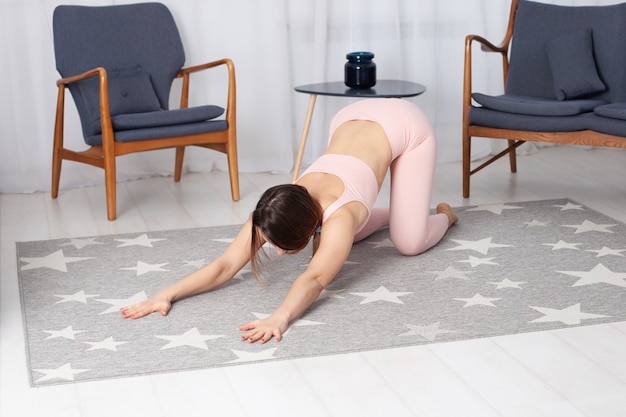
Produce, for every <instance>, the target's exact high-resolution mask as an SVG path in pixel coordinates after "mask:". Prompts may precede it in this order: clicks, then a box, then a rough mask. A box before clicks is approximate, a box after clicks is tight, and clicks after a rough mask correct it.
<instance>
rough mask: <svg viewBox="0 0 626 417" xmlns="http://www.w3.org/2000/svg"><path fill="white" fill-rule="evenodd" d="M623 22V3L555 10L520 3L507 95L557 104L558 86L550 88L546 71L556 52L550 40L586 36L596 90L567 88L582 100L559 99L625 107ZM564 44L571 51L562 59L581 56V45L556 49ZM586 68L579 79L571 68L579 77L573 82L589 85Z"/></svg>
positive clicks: (625, 17) (523, 0)
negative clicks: (583, 99)
mask: <svg viewBox="0 0 626 417" xmlns="http://www.w3.org/2000/svg"><path fill="white" fill-rule="evenodd" d="M625 21H626V3H621V4H616V5H610V6H560V5H552V4H545V3H538V2H534V1H528V0H519V3H518V8H517V13H516V16H515V26H514V28H513V38H512V41H511V42H512V43H511V53H510V68H509V75H508V78H507V87H506V93H507V94H514V95H524V96H532V97H542V98H553V99H554V98H557V93H558V91H559V87H560V86H559V85H558V84H559V83H558V82H557V83H556V86H555V82H554V79H553V78H554V77H553V68H551V66H550V54H552V56H553V57H554V54H555V53H557V49H558V48H555V46H554V40H555V39H558V38H559V37H563V36H565V37H566V38H567V36H570V34H576V33H578V34H580V33H581V31H585V32H588V33H590V36H591V38H592V39H591V42H592V48H593V61H594V62H592V63H591V65H592V64H595V69H596V71H597V78H598V79H599V80H597V81H599V82H600V83H601V84H599V83H598V82H593V83H591V84H592V85H591V86H590V85H587V86H582V87H581V86H572V85H571V84H570V85H569V88H570V89H571V90H572V91H578V92H580V91H582V92H583V94H573V95H574V96H575V97H563V96H561V97H558V98H560V99H564V98H578V97H590V98H597V99H601V100H606V101H611V102H615V101H626V77H624V75H623V74H624V73H623V71H624V70H623V68H625V67H626V52H625V51H624V49H623V46H622V45H623V42H624V41H623V40H624V39H625V38H626V25H625V24H624V22H625ZM572 36H574V35H572ZM561 39H563V38H561ZM564 44H565V45H568V46H569V47H571V48H573V49H572V50H571V51H569V52H566V53H562V55H565V56H567V55H569V56H583V55H584V51H580V49H581V48H584V47H585V46H586V45H582V44H581V43H579V42H571V43H560V45H559V46H560V47H563V45H564ZM587 47H588V45H587ZM576 49H579V50H576ZM561 64H562V63H561ZM586 64H587V65H586V67H587V70H586V71H587V72H586V73H580V71H583V70H582V69H581V68H582V66H581V62H572V64H571V67H572V71H579V74H574V75H573V78H575V79H579V80H581V79H582V80H585V79H588V78H587V76H586V75H587V74H589V67H590V64H589V62H586ZM591 74H592V75H593V73H592V72H591ZM559 81H562V80H559ZM603 86H604V88H602V87H603ZM555 91H556V92H557V93H555Z"/></svg>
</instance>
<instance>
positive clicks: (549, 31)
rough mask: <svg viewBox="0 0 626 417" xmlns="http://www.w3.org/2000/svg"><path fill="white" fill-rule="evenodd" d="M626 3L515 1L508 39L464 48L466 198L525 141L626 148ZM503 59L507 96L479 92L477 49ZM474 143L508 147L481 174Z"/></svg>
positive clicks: (473, 38)
mask: <svg viewBox="0 0 626 417" xmlns="http://www.w3.org/2000/svg"><path fill="white" fill-rule="evenodd" d="M625 41H626V3H622V4H616V5H610V6H560V5H551V4H545V3H538V2H533V1H527V0H513V1H512V4H511V13H510V17H509V25H508V28H507V33H506V35H505V38H504V40H503V41H502V42H501V43H500V44H499V45H496V44H493V43H491V42H489V41H487V40H486V39H484V38H482V37H480V36H477V35H468V36H467V37H466V43H465V79H464V92H463V195H464V197H469V191H470V183H469V179H470V176H471V175H473V174H474V173H476V172H478V171H480V170H481V169H482V168H484V167H486V166H487V165H490V164H491V163H492V162H494V161H495V160H497V159H499V158H501V157H503V156H506V155H508V156H509V158H510V165H511V171H512V172H516V170H517V162H516V158H515V149H516V148H517V147H518V146H520V145H521V144H523V143H524V142H525V141H539V142H553V143H567V144H578V145H592V146H609V147H617V148H626V48H625V47H624V42H625ZM473 44H480V45H481V47H482V50H483V51H486V52H495V53H498V54H500V55H501V56H502V62H503V80H504V83H505V85H504V94H501V95H487V94H482V93H480V92H476V91H473V90H472V79H471V78H472V46H473ZM472 137H487V138H495V139H506V140H508V142H509V143H508V147H507V149H505V150H504V151H503V152H501V153H500V154H498V155H495V156H493V157H492V158H490V159H489V160H488V161H486V162H484V163H482V164H481V165H480V166H478V167H476V168H472V166H471V160H470V157H471V139H472Z"/></svg>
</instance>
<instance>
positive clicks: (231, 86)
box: [176, 58, 236, 123]
mask: <svg viewBox="0 0 626 417" xmlns="http://www.w3.org/2000/svg"><path fill="white" fill-rule="evenodd" d="M221 65H226V67H227V69H228V93H227V96H228V97H227V100H226V101H227V104H226V120H228V121H229V123H234V120H235V119H234V117H235V115H234V109H235V99H236V81H235V64H233V61H232V60H231V59H229V58H223V59H218V60H216V61H211V62H207V63H205V64H200V65H194V66H191V67H187V68H181V69H180V71H178V73H177V74H176V78H182V79H183V86H182V91H181V97H180V108H181V109H184V108H187V107H188V106H189V78H190V77H189V75H190V74H192V73H194V72H198V71H202V70H205V69H210V68H215V67H218V66H221ZM231 109H232V110H231Z"/></svg>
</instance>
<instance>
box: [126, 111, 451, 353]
mask: <svg viewBox="0 0 626 417" xmlns="http://www.w3.org/2000/svg"><path fill="white" fill-rule="evenodd" d="M436 152H437V144H436V139H435V135H434V132H433V128H432V126H431V125H430V123H429V122H428V120H427V119H426V117H425V116H424V114H423V113H422V112H421V111H420V110H419V109H418V108H417V107H416V106H415V105H413V104H411V103H410V102H408V101H405V100H401V99H369V100H362V101H358V102H356V103H353V104H351V105H349V106H347V107H346V108H344V109H343V110H341V111H339V113H337V115H336V116H335V117H334V118H333V120H332V122H331V126H330V139H329V144H328V148H327V150H326V151H325V152H324V154H323V155H322V156H321V157H320V158H318V159H317V160H316V161H315V162H314V163H313V164H312V165H311V166H310V167H309V168H308V169H307V170H306V171H305V172H304V173H303V174H302V175H301V176H300V177H299V178H298V179H297V180H296V182H295V184H287V185H280V186H276V187H272V188H270V189H269V190H267V191H266V192H265V193H264V194H263V196H262V197H261V199H260V200H259V202H258V204H257V207H256V209H255V210H254V212H253V213H252V215H251V216H250V219H249V220H248V221H247V223H246V224H245V225H244V227H243V228H242V229H241V231H240V232H239V234H238V235H237V237H236V238H235V240H234V241H233V243H232V244H231V245H230V246H229V247H228V248H227V249H226V250H225V251H224V253H223V254H222V255H220V256H219V257H218V258H217V259H215V260H214V261H213V262H211V263H210V264H209V265H207V266H205V267H203V268H202V269H199V270H197V271H195V272H193V273H192V274H190V275H188V276H186V277H185V278H183V279H181V280H180V281H178V282H176V283H174V284H173V285H171V286H169V287H167V288H165V289H163V290H161V291H159V292H158V293H157V294H155V295H154V296H153V297H152V298H150V299H149V300H146V301H144V302H142V303H139V304H136V305H132V306H129V307H124V308H122V309H121V314H122V316H123V317H125V318H140V317H143V316H145V315H147V314H150V313H153V312H157V311H158V312H159V313H161V314H162V315H166V314H167V313H168V311H169V310H170V308H171V305H172V302H174V301H176V300H179V299H181V298H183V297H187V296H190V295H194V294H198V293H202V292H205V291H209V290H212V289H214V288H217V287H219V286H220V285H222V284H224V283H225V282H227V281H228V280H230V279H231V278H233V277H234V276H235V275H236V274H237V272H238V271H239V270H241V269H242V268H243V267H244V266H245V265H246V264H247V263H248V262H251V265H252V271H253V272H254V273H255V275H257V274H258V269H259V268H258V263H259V259H258V256H259V250H260V249H261V247H262V246H263V244H264V243H266V242H268V243H270V244H272V245H273V246H275V247H276V250H277V252H278V253H279V254H288V253H296V252H298V251H300V250H302V249H303V248H304V247H305V246H306V245H307V244H308V242H309V240H310V238H311V237H312V236H314V235H315V238H314V255H313V257H312V258H311V261H310V263H309V265H308V267H307V268H306V270H305V271H304V272H302V273H301V274H300V275H299V276H298V278H297V279H296V280H295V281H294V283H293V285H292V287H291V289H290V291H289V292H288V294H287V296H286V297H285V299H284V301H283V303H282V304H281V305H280V306H279V307H278V309H277V310H276V311H275V312H274V313H273V314H272V315H271V316H270V317H267V318H265V319H262V320H255V321H253V322H250V323H248V324H244V325H242V326H239V329H240V330H242V331H244V332H245V334H244V335H243V336H242V337H241V339H242V340H245V341H249V342H250V343H253V342H256V341H261V343H265V342H267V341H268V340H270V339H271V338H272V337H274V338H275V339H276V340H277V341H280V339H281V337H282V334H283V333H284V332H285V331H286V330H287V328H288V326H289V323H290V322H291V321H293V320H294V319H295V318H297V317H298V316H299V315H300V314H302V313H303V312H304V311H305V310H306V309H307V308H308V307H309V306H310V305H311V304H312V303H313V302H314V301H315V300H316V299H317V298H318V296H319V295H320V293H321V291H322V290H323V289H324V288H325V287H326V286H327V285H328V284H330V282H331V281H332V280H333V278H334V277H335V275H337V273H338V272H339V270H340V269H341V267H342V266H343V264H344V262H345V261H346V259H347V258H348V255H349V254H350V250H351V248H352V245H353V243H354V242H358V241H359V240H361V239H363V238H365V237H367V236H369V235H370V234H372V233H373V232H374V231H376V230H378V229H379V228H381V227H383V226H387V225H388V226H389V231H390V235H391V240H392V242H393V243H394V246H395V247H396V248H397V249H398V251H400V252H401V253H402V254H404V255H417V254H419V253H421V252H423V251H425V250H427V249H429V248H431V247H432V246H434V245H435V244H437V243H438V242H439V241H440V240H441V238H442V237H443V235H444V234H445V233H446V231H447V230H448V228H449V227H450V226H451V225H452V224H454V223H455V222H456V221H457V220H458V217H457V215H456V214H455V213H454V211H453V210H452V209H451V208H450V206H449V205H448V204H446V203H440V204H439V205H438V206H437V210H436V211H437V214H434V215H430V199H431V189H432V183H433V176H434V172H435V163H436ZM388 169H391V196H390V207H389V208H373V205H374V202H375V201H376V198H377V196H378V192H379V190H380V188H381V185H382V182H383V180H384V178H385V176H386V174H387V170H388Z"/></svg>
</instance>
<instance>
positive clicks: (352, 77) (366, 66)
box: [344, 52, 376, 88]
mask: <svg viewBox="0 0 626 417" xmlns="http://www.w3.org/2000/svg"><path fill="white" fill-rule="evenodd" d="M346 58H347V59H348V62H346V65H345V66H344V82H345V83H346V85H347V86H348V87H350V88H370V87H373V86H374V85H376V63H375V62H374V61H372V59H374V53H372V52H350V53H349V54H347V55H346Z"/></svg>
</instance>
